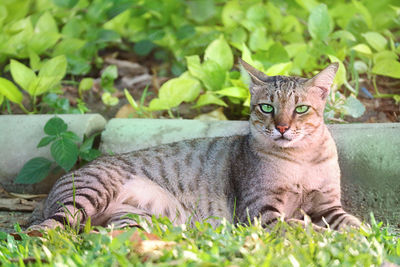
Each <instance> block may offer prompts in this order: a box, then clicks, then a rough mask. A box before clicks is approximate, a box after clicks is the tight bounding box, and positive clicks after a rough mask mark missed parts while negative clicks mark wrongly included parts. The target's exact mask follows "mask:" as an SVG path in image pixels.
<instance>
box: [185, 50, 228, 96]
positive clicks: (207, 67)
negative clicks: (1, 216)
mask: <svg viewBox="0 0 400 267" xmlns="http://www.w3.org/2000/svg"><path fill="white" fill-rule="evenodd" d="M186 61H187V65H188V69H189V73H190V74H191V75H192V76H193V77H196V78H198V79H199V80H200V81H202V82H203V84H204V86H205V87H206V88H207V90H212V91H215V90H219V89H221V88H222V87H223V85H224V83H225V79H226V74H227V71H225V70H224V69H223V68H222V67H221V66H220V65H219V64H218V63H216V62H215V61H214V60H212V59H209V60H207V61H205V62H204V63H203V64H201V63H200V58H199V56H190V57H186Z"/></svg>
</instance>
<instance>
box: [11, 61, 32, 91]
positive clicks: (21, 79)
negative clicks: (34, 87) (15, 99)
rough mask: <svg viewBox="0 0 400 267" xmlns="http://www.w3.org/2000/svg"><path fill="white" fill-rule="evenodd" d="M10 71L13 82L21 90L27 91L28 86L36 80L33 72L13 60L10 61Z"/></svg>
mask: <svg viewBox="0 0 400 267" xmlns="http://www.w3.org/2000/svg"><path fill="white" fill-rule="evenodd" d="M10 70H11V76H12V77H13V79H14V81H15V82H16V83H17V84H18V85H19V86H21V88H22V89H24V90H25V91H28V89H29V86H30V84H31V83H32V82H33V80H35V79H36V74H35V72H34V71H33V70H31V69H30V68H28V67H27V66H25V65H24V64H22V63H19V62H18V61H16V60H13V59H11V63H10Z"/></svg>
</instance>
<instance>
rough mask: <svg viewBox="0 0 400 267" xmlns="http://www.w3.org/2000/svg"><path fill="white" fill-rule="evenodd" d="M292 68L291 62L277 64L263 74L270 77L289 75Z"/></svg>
mask: <svg viewBox="0 0 400 267" xmlns="http://www.w3.org/2000/svg"><path fill="white" fill-rule="evenodd" d="M292 66H293V63H292V62H286V63H278V64H275V65H273V66H272V67H270V68H269V69H267V71H266V72H265V73H266V74H267V75H270V76H275V75H289V73H290V70H291V69H292Z"/></svg>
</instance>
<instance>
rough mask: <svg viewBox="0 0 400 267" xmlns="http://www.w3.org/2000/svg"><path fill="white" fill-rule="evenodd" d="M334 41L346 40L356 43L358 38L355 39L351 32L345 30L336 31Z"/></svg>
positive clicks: (333, 35) (333, 36)
mask: <svg viewBox="0 0 400 267" xmlns="http://www.w3.org/2000/svg"><path fill="white" fill-rule="evenodd" d="M331 37H332V38H333V39H336V38H338V39H344V40H349V41H353V42H355V41H356V37H354V35H353V34H352V33H351V32H349V31H345V30H340V31H336V32H334V33H333V34H332V36H331Z"/></svg>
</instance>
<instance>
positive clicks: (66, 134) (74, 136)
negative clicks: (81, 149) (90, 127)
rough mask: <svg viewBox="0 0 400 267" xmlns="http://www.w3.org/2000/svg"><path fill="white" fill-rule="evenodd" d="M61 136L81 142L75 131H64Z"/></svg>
mask: <svg viewBox="0 0 400 267" xmlns="http://www.w3.org/2000/svg"><path fill="white" fill-rule="evenodd" d="M61 136H62V137H63V138H65V139H69V140H71V141H72V142H80V141H81V138H80V137H79V136H78V135H77V134H76V133H74V132H71V131H66V132H62V133H61Z"/></svg>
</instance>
